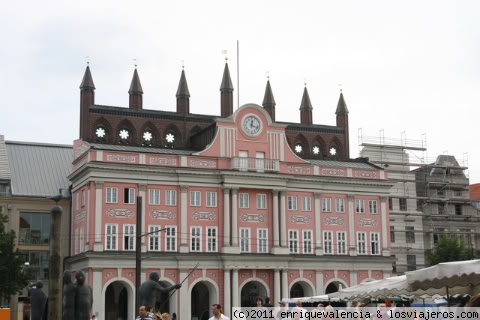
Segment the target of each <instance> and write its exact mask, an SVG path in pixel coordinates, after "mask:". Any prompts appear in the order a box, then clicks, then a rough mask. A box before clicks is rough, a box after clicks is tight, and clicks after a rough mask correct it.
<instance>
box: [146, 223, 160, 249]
mask: <svg viewBox="0 0 480 320" xmlns="http://www.w3.org/2000/svg"><path fill="white" fill-rule="evenodd" d="M159 230H160V226H149V227H148V232H149V233H150V234H149V235H148V251H159V250H160V232H159ZM152 232H153V233H152Z"/></svg>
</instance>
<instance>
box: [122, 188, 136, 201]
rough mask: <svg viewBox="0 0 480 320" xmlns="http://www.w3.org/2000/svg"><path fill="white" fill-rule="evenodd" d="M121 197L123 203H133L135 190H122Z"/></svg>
mask: <svg viewBox="0 0 480 320" xmlns="http://www.w3.org/2000/svg"><path fill="white" fill-rule="evenodd" d="M123 195H124V196H123V202H124V203H129V204H132V203H135V188H125V189H124V190H123Z"/></svg>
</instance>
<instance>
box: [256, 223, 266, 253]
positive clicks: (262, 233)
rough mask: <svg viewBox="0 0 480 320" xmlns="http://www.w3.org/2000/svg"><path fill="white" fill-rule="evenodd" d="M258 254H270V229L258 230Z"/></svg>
mask: <svg viewBox="0 0 480 320" xmlns="http://www.w3.org/2000/svg"><path fill="white" fill-rule="evenodd" d="M257 252H258V253H268V229H264V228H259V229H257Z"/></svg>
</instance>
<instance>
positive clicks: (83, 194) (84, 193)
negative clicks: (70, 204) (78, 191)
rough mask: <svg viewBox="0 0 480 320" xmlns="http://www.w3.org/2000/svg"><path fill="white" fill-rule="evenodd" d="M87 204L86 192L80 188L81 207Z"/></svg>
mask: <svg viewBox="0 0 480 320" xmlns="http://www.w3.org/2000/svg"><path fill="white" fill-rule="evenodd" d="M86 204H87V193H86V192H85V189H84V190H82V207H85V205H86Z"/></svg>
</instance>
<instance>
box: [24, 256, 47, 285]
mask: <svg viewBox="0 0 480 320" xmlns="http://www.w3.org/2000/svg"><path fill="white" fill-rule="evenodd" d="M20 253H21V255H22V256H23V257H24V259H25V262H28V263H30V266H29V267H28V271H29V273H30V276H31V277H32V279H37V280H48V278H49V272H48V257H49V254H48V251H21V252H20Z"/></svg>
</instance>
